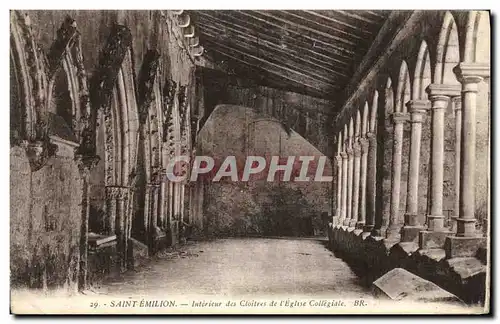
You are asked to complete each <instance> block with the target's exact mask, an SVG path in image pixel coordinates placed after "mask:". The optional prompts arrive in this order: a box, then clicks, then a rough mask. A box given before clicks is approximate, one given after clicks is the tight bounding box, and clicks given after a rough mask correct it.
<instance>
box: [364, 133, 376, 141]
mask: <svg viewBox="0 0 500 324" xmlns="http://www.w3.org/2000/svg"><path fill="white" fill-rule="evenodd" d="M366 138H367V139H368V140H371V139H372V138H377V137H376V134H375V133H372V132H368V133H366Z"/></svg>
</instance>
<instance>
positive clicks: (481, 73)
mask: <svg viewBox="0 0 500 324" xmlns="http://www.w3.org/2000/svg"><path fill="white" fill-rule="evenodd" d="M489 73H490V69H489V66H488V65H483V64H477V63H476V64H466V63H461V64H460V65H459V66H458V67H457V70H456V74H457V76H458V78H459V80H460V82H461V83H462V141H461V149H460V153H461V164H460V209H459V217H458V219H457V222H458V223H457V236H460V237H474V236H476V235H477V233H476V230H475V222H476V219H475V216H474V215H475V208H476V204H475V197H474V195H475V176H476V174H475V171H476V105H477V92H478V84H479V83H480V82H481V81H483V79H484V78H486V77H489Z"/></svg>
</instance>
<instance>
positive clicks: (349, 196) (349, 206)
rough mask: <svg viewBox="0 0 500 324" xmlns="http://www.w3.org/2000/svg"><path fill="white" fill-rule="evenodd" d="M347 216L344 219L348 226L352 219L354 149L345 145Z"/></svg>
mask: <svg viewBox="0 0 500 324" xmlns="http://www.w3.org/2000/svg"><path fill="white" fill-rule="evenodd" d="M346 152H347V158H348V166H347V216H346V219H345V221H344V225H345V226H349V225H350V222H351V219H352V185H353V176H354V151H353V150H352V147H347V149H346Z"/></svg>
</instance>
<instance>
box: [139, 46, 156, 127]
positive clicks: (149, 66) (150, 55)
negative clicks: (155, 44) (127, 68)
mask: <svg viewBox="0 0 500 324" xmlns="http://www.w3.org/2000/svg"><path fill="white" fill-rule="evenodd" d="M159 62H160V53H158V51H156V50H150V51H148V52H147V53H146V55H145V57H144V63H143V65H142V68H141V72H140V74H139V85H138V96H139V97H138V102H139V120H140V122H141V124H144V123H145V122H146V120H147V117H148V113H149V109H150V107H151V103H152V102H153V100H154V84H155V80H156V77H157V75H158V66H159Z"/></svg>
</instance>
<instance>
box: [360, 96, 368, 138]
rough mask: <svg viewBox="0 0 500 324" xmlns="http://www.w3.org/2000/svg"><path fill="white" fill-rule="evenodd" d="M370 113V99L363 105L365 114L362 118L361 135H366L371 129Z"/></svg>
mask: <svg viewBox="0 0 500 324" xmlns="http://www.w3.org/2000/svg"><path fill="white" fill-rule="evenodd" d="M369 113H370V107H369V105H368V101H365V104H364V105H363V114H362V119H361V136H362V137H365V136H366V133H368V131H369V130H370V125H369V124H368V123H369V119H368V114H369Z"/></svg>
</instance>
